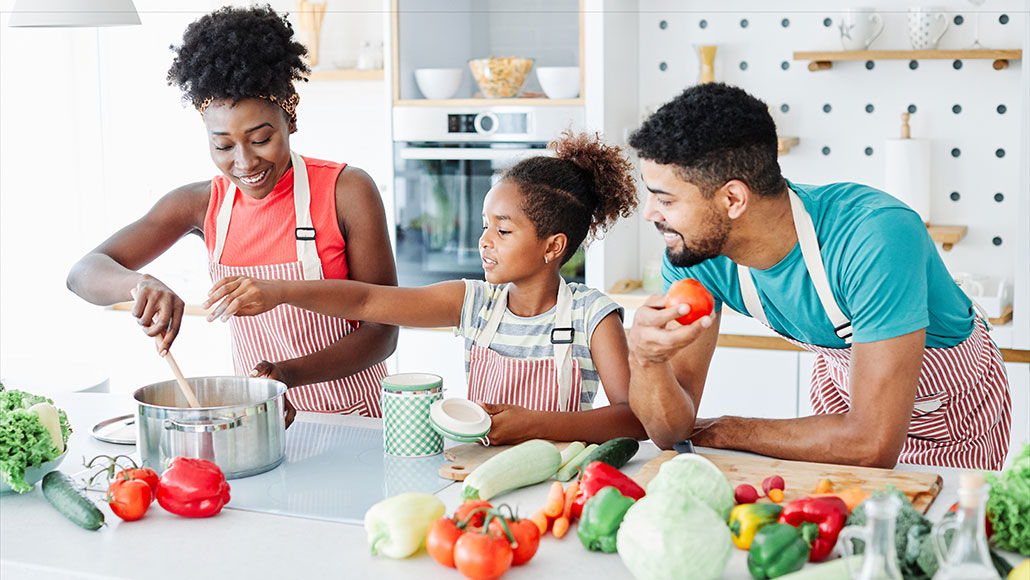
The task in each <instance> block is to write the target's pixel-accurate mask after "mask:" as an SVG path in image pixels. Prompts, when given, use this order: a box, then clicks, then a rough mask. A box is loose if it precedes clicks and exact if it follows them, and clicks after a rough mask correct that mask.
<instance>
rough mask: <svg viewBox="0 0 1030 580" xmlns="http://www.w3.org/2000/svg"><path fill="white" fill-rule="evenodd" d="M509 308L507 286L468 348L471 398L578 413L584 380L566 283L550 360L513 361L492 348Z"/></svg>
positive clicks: (560, 296) (557, 309) (560, 294)
mask: <svg viewBox="0 0 1030 580" xmlns="http://www.w3.org/2000/svg"><path fill="white" fill-rule="evenodd" d="M507 309H508V286H505V287H504V289H503V290H501V295H500V296H499V297H498V298H497V302H496V304H495V305H494V308H493V312H491V314H490V318H489V319H488V320H487V323H486V326H485V327H483V330H482V331H480V333H479V336H477V337H476V341H475V342H474V343H473V345H472V351H471V354H470V359H471V360H470V363H469V379H468V381H469V399H470V400H473V401H480V402H484V403H497V404H506V405H519V406H521V407H525V408H527V409H531V410H534V411H578V410H579V408H580V391H581V390H582V387H583V377H582V375H581V374H580V369H579V361H577V360H576V359H575V358H574V357H573V356H572V338H573V332H574V331H573V329H572V291H571V290H569V287H568V285H567V284H566V283H565V280H561V283H560V284H559V287H558V303H557V305H556V306H555V326H554V328H553V329H552V330H551V344H553V345H554V358H544V359H516V358H509V357H506V356H503V355H501V354H498V353H497V352H496V351H493V350H490V343H491V342H493V339H494V336H495V335H496V333H497V328H498V327H499V326H500V323H501V317H502V316H503V314H504V312H505V311H506V310H507Z"/></svg>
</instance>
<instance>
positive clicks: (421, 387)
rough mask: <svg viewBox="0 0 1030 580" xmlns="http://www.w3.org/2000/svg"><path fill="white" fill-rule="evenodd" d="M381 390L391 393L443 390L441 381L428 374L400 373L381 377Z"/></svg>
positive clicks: (438, 377) (437, 376) (436, 376)
mask: <svg viewBox="0 0 1030 580" xmlns="http://www.w3.org/2000/svg"><path fill="white" fill-rule="evenodd" d="M382 383H383V390H385V391H390V392H392V393H410V392H417V391H433V390H441V389H442V388H443V379H442V378H440V376H439V375H434V374H430V373H400V374H396V375H389V376H386V377H383V381H382Z"/></svg>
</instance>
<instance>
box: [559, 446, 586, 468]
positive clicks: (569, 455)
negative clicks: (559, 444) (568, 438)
mask: <svg viewBox="0 0 1030 580" xmlns="http://www.w3.org/2000/svg"><path fill="white" fill-rule="evenodd" d="M586 448H587V446H586V444H585V443H583V442H582V441H573V442H572V443H569V446H568V447H566V448H565V450H564V451H562V452H561V467H565V465H566V464H567V463H568V462H569V461H572V459H573V458H574V457H576V456H577V455H579V453H580V452H581V451H583V450H584V449H586ZM558 470H559V471H561V468H559V469H558Z"/></svg>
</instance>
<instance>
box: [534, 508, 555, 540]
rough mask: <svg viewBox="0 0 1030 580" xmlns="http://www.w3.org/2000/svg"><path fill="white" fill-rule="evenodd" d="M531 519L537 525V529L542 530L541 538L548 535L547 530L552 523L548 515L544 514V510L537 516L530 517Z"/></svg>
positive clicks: (537, 513) (536, 514)
mask: <svg viewBox="0 0 1030 580" xmlns="http://www.w3.org/2000/svg"><path fill="white" fill-rule="evenodd" d="M529 519H530V520H532V521H533V523H534V524H536V527H538V528H540V535H541V536H542V535H544V534H546V533H547V528H548V527H549V524H550V523H551V521H550V519H549V518H548V517H547V514H546V513H544V510H540V511H538V512H536V513H535V514H533V515H532V516H530V518H529Z"/></svg>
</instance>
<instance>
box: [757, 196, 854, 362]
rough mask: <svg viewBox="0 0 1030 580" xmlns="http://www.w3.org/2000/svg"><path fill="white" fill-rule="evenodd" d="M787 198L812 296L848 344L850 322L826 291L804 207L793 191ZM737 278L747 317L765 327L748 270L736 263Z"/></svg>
mask: <svg viewBox="0 0 1030 580" xmlns="http://www.w3.org/2000/svg"><path fill="white" fill-rule="evenodd" d="M788 196H789V198H790V213H791V214H792V216H793V218H794V228H795V229H796V230H797V234H798V243H799V244H800V245H801V256H802V257H803V258H804V260H805V268H806V269H807V270H808V276H809V278H811V279H812V285H814V286H815V293H816V295H818V296H819V302H820V303H821V304H822V305H823V310H824V311H825V312H826V315H827V316H828V317H829V319H830V322H831V323H832V324H833V330H834V332H835V333H836V334H837V336H838V337H839V338H840V339H841V340H843V341H844V342H845V343H846V344H851V321H850V320H848V317H847V316H844V313H843V312H841V309H840V307H839V306H837V300H836V299H835V298H834V297H833V291H832V290H830V280H829V278H828V277H827V276H826V268H825V267H824V266H823V258H822V256H821V255H820V254H819V238H818V237H816V235H815V225H814V224H813V223H812V216H810V215H808V211H807V210H805V204H804V203H803V202H802V201H801V198H800V197H798V194H796V193H794V190H793V189H788ZM737 276H738V278H739V283H740V295H741V298H742V299H743V300H744V306H745V307H746V308H747V311H748V314H750V315H751V316H753V317H754V318H756V319H758V320H759V321H761V322H762V323H764V324H765V325H766V326H769V320H768V317H767V316H766V315H765V309H764V308H763V307H762V301H761V300H760V299H759V298H758V289H757V288H756V287H755V282H754V280H752V278H751V270H750V268H748V267H746V266H741V265H739V264H738V265H737Z"/></svg>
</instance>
